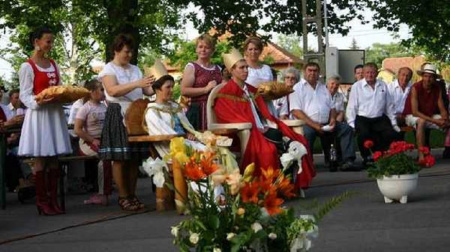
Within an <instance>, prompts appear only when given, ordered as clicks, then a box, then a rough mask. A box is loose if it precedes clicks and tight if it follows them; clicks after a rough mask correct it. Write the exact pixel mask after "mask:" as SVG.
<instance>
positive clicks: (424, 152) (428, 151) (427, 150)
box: [419, 146, 430, 155]
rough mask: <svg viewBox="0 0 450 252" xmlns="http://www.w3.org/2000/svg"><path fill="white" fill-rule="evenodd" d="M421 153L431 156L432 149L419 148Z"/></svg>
mask: <svg viewBox="0 0 450 252" xmlns="http://www.w3.org/2000/svg"><path fill="white" fill-rule="evenodd" d="M419 152H422V153H423V154H424V155H429V154H430V148H428V147H427V146H422V147H419Z"/></svg>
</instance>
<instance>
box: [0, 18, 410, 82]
mask: <svg viewBox="0 0 450 252" xmlns="http://www.w3.org/2000/svg"><path fill="white" fill-rule="evenodd" d="M372 15H373V14H372V13H371V12H370V11H366V12H365V13H364V16H365V17H366V19H367V20H370V19H371V16H372ZM349 25H350V26H351V29H350V32H349V34H348V35H347V36H345V37H344V36H342V35H340V34H330V35H329V41H330V46H331V47H337V48H338V49H349V47H350V46H351V44H352V40H353V39H355V40H356V43H357V45H358V46H359V48H360V49H366V48H368V47H370V46H371V45H372V44H373V43H381V44H388V43H391V42H399V41H400V40H401V39H406V38H408V36H410V35H409V30H408V27H407V26H406V25H402V26H401V27H400V31H399V32H398V33H397V34H396V35H398V38H393V35H394V33H392V32H388V31H387V30H386V29H377V30H375V29H373V27H372V25H373V23H369V24H364V25H362V24H361V23H360V21H358V20H353V21H351V22H350V23H349ZM183 33H184V35H183V36H184V39H189V40H191V39H194V38H196V37H197V36H198V35H199V33H198V31H197V30H196V29H195V28H194V27H193V24H192V22H188V23H187V24H186V26H185V29H184V31H183ZM272 35H273V36H272V37H273V42H275V43H276V42H277V34H272ZM308 40H309V47H312V48H317V38H314V37H313V36H312V35H310V37H308ZM7 43H8V38H6V37H4V36H2V37H1V38H0V47H2V48H3V47H5V46H6V44H7ZM299 43H300V45H303V42H302V41H299ZM12 71H13V69H12V68H11V66H10V65H9V64H8V63H7V62H6V61H4V60H2V59H1V58H0V76H3V77H5V78H6V79H9V78H10V77H11V73H12Z"/></svg>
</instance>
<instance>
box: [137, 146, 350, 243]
mask: <svg viewBox="0 0 450 252" xmlns="http://www.w3.org/2000/svg"><path fill="white" fill-rule="evenodd" d="M183 141H184V139H183V138H174V139H172V141H171V144H170V155H169V156H170V159H171V160H172V162H177V163H178V164H179V166H180V168H181V169H180V170H181V174H182V176H183V178H184V179H185V181H186V184H187V188H188V192H187V194H183V193H182V192H180V191H179V189H178V188H177V186H176V182H174V185H171V184H170V181H169V177H168V175H167V173H168V171H169V169H168V168H167V166H164V165H163V164H162V163H161V162H159V161H158V162H157V163H158V164H159V165H156V166H155V167H158V168H152V169H154V170H155V171H154V172H153V173H152V174H154V177H153V179H154V181H155V184H156V186H158V187H162V186H164V185H169V187H171V188H173V189H174V191H175V194H176V195H179V197H180V198H181V200H182V201H183V203H184V204H185V211H186V212H187V213H189V214H190V215H191V217H190V218H188V219H185V220H183V221H181V222H180V223H179V224H178V225H176V226H174V227H172V230H171V233H172V234H173V236H174V237H175V238H174V244H175V245H176V246H177V247H178V248H179V249H180V250H181V251H191V250H192V249H195V251H216V252H218V251H306V250H308V249H309V248H310V247H311V239H312V238H314V237H316V236H317V233H318V227H317V220H318V219H320V218H321V217H322V216H323V215H324V213H325V212H327V211H328V210H329V209H326V210H325V211H322V212H321V213H319V215H315V216H314V217H313V216H310V215H301V216H299V217H298V216H296V215H295V212H294V210H293V209H286V208H283V207H282V204H283V202H284V199H283V198H290V197H293V196H295V192H294V185H292V183H291V181H290V177H288V176H285V175H284V174H283V173H282V172H281V171H280V170H277V169H273V168H270V167H269V168H268V169H265V170H262V171H261V173H260V174H256V173H255V167H254V165H249V166H248V167H247V168H246V169H245V172H244V174H243V175H241V174H240V171H239V169H238V168H237V167H232V166H230V165H228V164H229V163H228V164H226V163H224V160H226V159H224V158H223V157H221V155H222V154H221V152H220V151H214V148H212V149H209V148H208V149H206V150H205V151H198V150H195V149H193V148H191V147H190V146H189V145H187V144H183ZM149 162H154V161H151V160H150V161H149ZM152 165H154V163H153V164H152ZM144 166H146V167H147V169H150V166H149V163H147V164H144ZM340 200H342V199H340ZM340 200H339V201H340ZM337 203H338V202H334V204H337Z"/></svg>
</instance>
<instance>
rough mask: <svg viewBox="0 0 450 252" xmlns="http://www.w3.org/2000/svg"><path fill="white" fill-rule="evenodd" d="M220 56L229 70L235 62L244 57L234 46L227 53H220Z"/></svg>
mask: <svg viewBox="0 0 450 252" xmlns="http://www.w3.org/2000/svg"><path fill="white" fill-rule="evenodd" d="M222 57H223V63H224V64H225V66H226V67H227V69H228V70H231V68H232V67H233V66H234V64H236V62H238V61H240V60H243V59H244V57H242V54H241V53H240V52H239V51H238V50H237V49H236V48H233V49H231V51H230V52H229V53H224V54H222Z"/></svg>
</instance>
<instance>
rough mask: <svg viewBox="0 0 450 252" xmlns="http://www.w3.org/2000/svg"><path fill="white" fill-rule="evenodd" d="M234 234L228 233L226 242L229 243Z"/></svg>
mask: <svg viewBox="0 0 450 252" xmlns="http://www.w3.org/2000/svg"><path fill="white" fill-rule="evenodd" d="M235 235H236V234H235V233H228V234H227V240H229V241H231V239H233V237H234V236H235Z"/></svg>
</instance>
